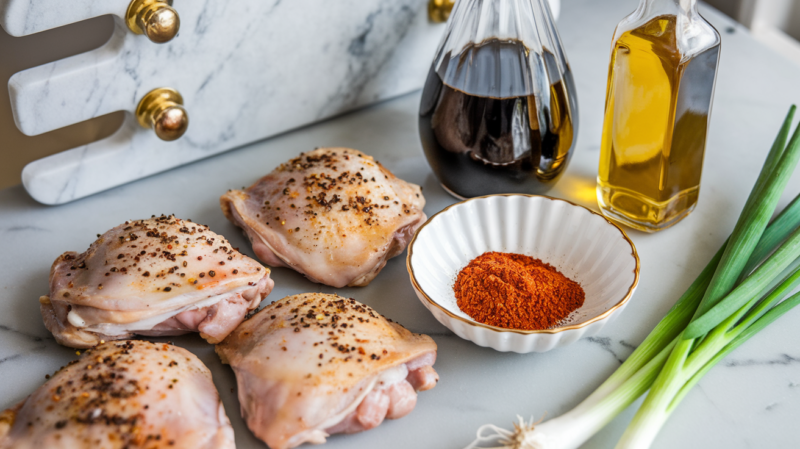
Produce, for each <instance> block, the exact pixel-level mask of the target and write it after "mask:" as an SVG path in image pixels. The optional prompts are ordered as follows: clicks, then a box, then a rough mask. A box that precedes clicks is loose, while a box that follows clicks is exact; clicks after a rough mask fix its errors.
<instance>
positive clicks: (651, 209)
mask: <svg viewBox="0 0 800 449" xmlns="http://www.w3.org/2000/svg"><path fill="white" fill-rule="evenodd" d="M719 50H720V36H719V33H718V32H717V30H715V29H714V27H712V26H711V25H710V24H709V23H708V22H706V21H705V19H703V18H702V17H701V16H700V14H698V12H697V1H696V0H641V3H640V4H639V7H638V9H636V11H634V12H633V13H632V14H631V15H629V16H628V17H626V18H624V19H623V20H622V22H620V23H619V25H617V29H616V31H615V32H614V40H613V46H612V51H611V64H610V67H609V78H608V90H607V93H606V108H605V109H606V110H605V119H604V123H603V137H602V144H601V147H600V148H601V149H600V170H599V173H598V177H597V200H598V203H599V205H600V209H601V211H602V212H603V214H604V215H606V216H607V217H609V218H612V219H614V220H616V221H618V222H621V223H622V224H625V225H627V226H630V227H632V228H634V229H639V230H642V231H646V232H654V231H658V230H661V229H664V228H667V227H669V226H672V225H673V224H675V223H677V222H678V221H680V220H681V219H683V218H684V217H686V216H687V215H688V214H689V213H690V212H691V211H692V210H693V209H694V207H695V206H696V204H697V197H698V194H699V191H700V174H701V171H702V167H703V155H704V153H705V145H706V135H707V132H708V122H709V116H710V113H711V103H712V100H713V96H714V84H715V81H716V74H717V63H718V61H719Z"/></svg>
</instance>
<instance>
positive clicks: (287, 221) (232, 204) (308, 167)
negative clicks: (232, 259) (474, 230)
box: [220, 148, 427, 287]
mask: <svg viewBox="0 0 800 449" xmlns="http://www.w3.org/2000/svg"><path fill="white" fill-rule="evenodd" d="M220 203H221V206H222V211H223V212H224V213H225V216H226V217H228V219H229V220H230V221H231V222H233V223H234V224H235V225H237V226H239V227H241V228H243V229H244V232H245V234H246V235H247V237H248V238H249V239H250V242H251V243H252V244H253V251H255V253H256V255H257V256H258V257H259V258H260V259H261V260H262V261H263V262H264V263H266V264H267V265H270V266H273V267H289V268H292V269H294V270H296V271H298V272H300V273H303V274H304V275H306V277H308V278H309V279H310V280H312V281H314V282H319V283H321V284H326V285H330V286H332V287H345V286H350V287H358V286H364V285H367V284H369V282H370V281H371V280H372V279H373V278H375V276H376V275H377V274H378V273H379V272H380V271H381V269H382V268H383V267H384V266H385V265H386V261H387V260H389V259H390V258H392V257H394V256H397V255H399V254H400V253H402V252H403V250H405V248H406V246H407V245H408V243H409V241H410V240H411V238H412V237H413V235H414V232H415V231H416V230H417V228H419V226H421V225H422V223H424V222H425V220H426V218H427V217H426V216H425V214H424V213H423V212H422V208H423V206H425V198H423V196H422V191H421V189H420V187H419V186H417V185H414V184H410V183H407V182H405V181H403V180H401V179H398V178H397V177H395V176H394V175H393V174H392V173H391V172H389V170H387V169H386V168H384V167H383V166H382V165H380V164H379V163H378V162H377V161H375V160H374V159H372V157H370V156H367V155H365V154H363V153H361V152H359V151H356V150H352V149H348V148H319V149H316V150H314V151H312V152H309V153H304V154H301V155H300V156H299V157H297V158H295V159H292V160H290V161H288V162H286V163H284V164H282V165H281V166H279V167H278V168H277V169H275V170H274V171H273V172H272V173H270V174H268V175H267V176H265V177H263V178H261V179H260V180H258V181H257V182H256V183H255V184H253V185H252V186H250V187H249V188H248V189H247V190H244V191H242V190H231V191H229V192H228V193H226V194H225V195H223V196H222V198H221V199H220Z"/></svg>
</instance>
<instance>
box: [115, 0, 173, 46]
mask: <svg viewBox="0 0 800 449" xmlns="http://www.w3.org/2000/svg"><path fill="white" fill-rule="evenodd" d="M171 4H172V1H171V0H170V1H168V0H133V1H132V2H131V3H130V5H128V12H127V14H126V15H125V16H126V17H125V22H126V23H127V24H128V28H130V30H131V31H133V32H134V33H136V34H144V35H145V36H147V38H148V39H150V40H151V41H153V42H155V43H157V44H163V43H165V42H169V41H171V40H172V38H173V37H175V35H176V34H178V30H179V29H180V27H181V18H180V17H179V16H178V12H177V11H175V9H173V8H172V6H171Z"/></svg>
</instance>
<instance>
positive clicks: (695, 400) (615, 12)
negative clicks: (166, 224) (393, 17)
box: [0, 0, 800, 449]
mask: <svg viewBox="0 0 800 449" xmlns="http://www.w3.org/2000/svg"><path fill="white" fill-rule="evenodd" d="M600 4H601V3H600V2H596V0H567V1H565V2H564V5H563V10H562V18H561V19H560V28H561V33H562V39H563V41H564V44H565V47H566V51H567V54H568V56H569V58H570V61H571V63H572V66H573V71H574V74H575V80H576V83H577V88H578V94H579V104H580V126H581V128H580V131H579V140H578V145H577V148H576V150H575V155H574V158H573V159H572V162H571V165H570V167H569V169H568V171H567V173H566V175H565V176H564V177H563V178H562V180H561V181H560V182H559V184H558V185H557V187H556V188H555V189H554V190H553V191H551V194H552V195H553V196H556V197H562V198H567V199H569V200H572V201H575V202H577V203H580V204H583V205H585V206H588V207H590V208H593V209H595V210H596V209H597V205H596V202H595V197H594V186H595V176H596V173H597V160H598V148H599V140H600V129H601V121H602V110H603V99H604V92H605V83H606V76H607V63H608V54H607V53H608V49H609V39H610V36H611V33H612V31H613V29H614V25H615V24H616V22H618V21H619V20H620V19H621V18H622V17H623V16H624V15H626V14H627V13H628V12H630V11H631V10H633V8H634V7H635V4H636V0H615V1H606V2H602V5H603V6H600ZM705 12H706V17H708V18H709V19H710V21H711V22H712V23H713V24H714V25H715V26H717V28H718V29H719V30H720V33H721V34H722V36H723V50H722V60H721V66H720V74H719V79H718V84H717V92H716V102H715V105H714V111H713V118H712V125H711V129H710V135H709V144H708V150H707V153H706V160H705V167H704V173H703V185H702V189H701V194H700V202H699V205H698V207H697V209H696V211H695V212H694V213H693V214H692V215H691V216H689V217H688V218H687V219H686V220H684V221H683V222H682V223H680V224H679V225H678V226H676V227H674V228H672V229H669V230H666V231H663V232H661V233H659V234H654V235H646V234H642V233H638V232H630V235H631V237H632V239H633V240H634V242H635V244H636V246H637V248H638V251H639V254H640V256H641V262H642V267H641V272H642V278H641V283H640V284H639V288H638V290H637V292H636V294H635V296H634V297H633V299H632V300H631V302H630V304H629V306H628V307H627V308H626V309H625V311H624V312H623V313H622V315H621V316H620V317H619V318H618V319H617V320H616V321H615V322H613V323H612V324H611V325H609V326H608V327H606V328H605V329H604V330H603V333H602V334H601V335H598V336H596V337H594V338H590V339H583V340H580V341H578V342H576V343H574V344H572V345H571V346H568V347H564V348H561V349H557V350H554V351H551V352H548V353H544V354H527V355H520V354H514V353H499V352H496V351H494V350H492V349H486V348H480V347H478V346H476V345H474V344H472V343H470V342H467V341H464V340H461V339H460V338H458V337H456V336H454V335H453V334H452V333H450V332H449V331H448V330H447V329H445V328H444V327H443V326H441V325H440V324H439V323H438V322H437V321H435V320H434V318H433V317H432V316H431V315H430V313H428V311H427V310H425V308H424V307H423V306H422V305H421V304H420V303H419V301H418V300H417V298H416V297H415V295H414V292H413V291H412V288H411V285H410V283H409V280H408V274H407V273H406V268H405V257H404V256H402V257H397V258H395V259H393V260H391V261H390V262H389V264H388V265H387V266H386V268H385V269H384V270H383V272H382V273H381V274H380V275H379V276H378V278H377V279H376V280H375V281H374V282H373V283H372V284H371V285H369V286H368V287H366V288H361V289H341V290H338V293H340V294H342V295H345V296H352V297H355V298H357V299H358V300H360V301H363V302H365V303H368V304H370V305H371V306H373V307H375V308H376V309H377V310H378V311H380V312H382V313H383V314H385V315H386V316H387V317H390V318H392V319H395V320H397V321H399V322H401V323H403V324H404V325H406V326H407V327H409V328H410V329H411V330H413V331H415V332H425V333H428V334H430V335H431V336H433V338H434V339H435V340H436V342H437V343H438V345H439V358H438V360H437V362H436V369H437V371H438V372H439V373H440V375H441V381H440V382H439V385H438V386H437V387H436V388H435V389H433V390H431V391H428V392H424V393H422V394H421V395H420V400H419V403H418V405H417V408H416V410H415V411H414V412H413V413H412V414H411V415H409V416H408V417H406V418H403V419H401V420H397V421H389V422H385V423H383V424H382V425H381V426H380V427H379V428H377V429H375V430H371V431H368V432H365V433H361V434H357V435H349V436H335V437H332V438H331V439H330V440H329V442H328V443H327V445H326V446H325V447H327V448H330V449H335V448H344V447H348V448H376V447H380V448H390V449H391V448H409V447H414V448H437V449H441V448H460V447H463V446H465V445H466V444H467V443H469V442H470V441H471V440H472V439H473V437H474V435H475V430H476V429H477V427H478V426H479V425H481V424H484V423H489V422H491V423H495V424H501V425H504V426H507V425H509V424H510V422H511V421H512V420H513V419H514V417H515V415H516V414H522V415H524V416H526V417H527V416H534V417H537V418H538V417H541V416H543V415H544V414H547V416H548V417H553V416H556V415H559V414H561V413H562V412H564V411H566V410H568V409H570V408H571V407H572V406H574V405H575V404H577V403H578V402H579V401H580V400H582V399H583V398H584V397H586V396H587V395H588V394H589V393H590V392H591V391H592V390H593V389H594V388H596V387H597V385H599V384H600V383H601V382H602V381H603V380H604V379H605V378H606V377H607V376H608V375H609V374H611V372H612V371H613V370H614V369H616V368H617V367H618V366H619V364H620V363H621V361H622V360H624V359H625V358H626V357H627V356H628V355H629V354H630V352H631V351H632V348H634V347H635V346H636V345H637V344H638V343H639V342H641V341H642V339H643V338H644V337H645V336H646V335H647V333H648V332H649V330H650V329H651V328H652V327H653V326H654V325H655V323H656V322H657V321H658V320H659V319H660V317H662V316H663V315H664V313H665V312H666V311H667V309H668V308H669V307H670V306H671V305H672V304H673V303H674V301H675V300H676V299H677V298H678V296H679V295H680V294H681V293H682V292H683V290H684V289H685V288H686V287H687V286H688V285H689V284H690V283H691V282H692V280H693V279H694V277H695V276H696V275H697V274H698V273H699V272H700V270H701V269H702V268H703V266H704V265H705V264H706V262H707V260H708V259H709V258H710V257H711V256H712V255H713V253H714V252H715V251H716V250H717V248H718V247H719V246H720V244H721V243H722V242H723V241H724V240H725V238H726V237H727V236H728V234H729V233H730V231H731V230H732V228H733V225H734V223H735V221H736V218H737V217H738V215H739V212H740V210H741V207H742V205H743V204H744V201H745V198H746V197H747V194H748V192H749V190H750V187H751V186H752V184H753V183H754V182H755V179H756V176H757V174H758V170H759V168H760V166H761V163H762V161H763V158H764V157H765V155H766V153H767V149H768V146H769V144H770V142H771V140H772V138H773V137H774V134H775V133H776V132H777V129H778V127H779V125H780V123H779V122H780V120H781V119H782V117H783V115H784V113H785V111H786V109H787V108H788V106H789V104H790V103H791V102H792V101H797V102H800V83H798V82H797V80H798V79H800V68H798V67H796V66H794V65H792V63H790V62H789V61H787V60H784V59H782V58H781V57H780V56H779V55H777V54H775V53H773V52H771V51H770V50H768V49H766V48H764V47H763V46H761V45H759V44H758V43H756V42H755V41H754V40H753V39H752V38H751V37H749V36H748V35H747V33H746V31H745V30H744V29H743V28H741V27H739V26H735V25H734V24H733V23H732V22H731V21H730V20H728V19H727V18H724V17H722V16H721V15H719V14H717V13H714V12H713V11H709V10H708V9H706V10H705ZM430 56H431V55H420V57H422V58H428V57H430ZM418 101H419V94H418V93H417V94H411V95H408V96H405V97H402V98H399V99H396V100H393V101H389V102H386V103H383V104H380V105H378V106H375V107H371V108H368V109H365V110H362V111H359V112H356V113H352V114H349V115H346V116H342V117H339V118H336V119H333V120H330V121H327V122H324V123H321V124H318V125H315V126H312V127H309V128H306V129H302V130H299V131H295V132H292V133H289V134H285V135H283V136H279V137H277V138H273V139H270V140H267V141H263V142H259V143H256V144H253V145H249V146H247V147H245V148H242V149H239V150H236V151H233V152H230V153H227V154H223V155H219V156H216V157H213V158H210V159H207V160H204V161H200V162H196V163H193V164H191V165H188V166H185V167H182V168H178V169H175V170H172V171H169V172H166V173H162V174H160V175H157V176H153V177H150V178H147V179H144V180H141V181H138V182H135V183H132V184H128V185H125V186H122V187H119V188H115V189H113V190H110V191H107V192H104V193H101V194H98V195H95V196H92V197H89V198H86V199H83V200H79V201H76V202H74V203H70V204H67V205H63V206H58V207H47V206H42V205H40V204H37V203H36V202H35V201H33V200H32V199H30V198H29V197H28V196H27V195H26V194H25V192H24V190H23V189H22V187H21V186H17V187H12V188H9V189H6V190H2V191H0V240H2V246H0V248H2V250H0V254H2V257H0V408H5V407H7V406H11V405H13V404H15V403H16V402H17V401H19V400H21V399H23V398H24V397H25V396H26V395H28V394H29V393H31V392H32V391H33V390H34V389H35V388H37V387H38V386H39V385H40V384H41V383H42V382H43V381H44V377H45V375H46V374H49V373H52V372H53V371H54V370H55V369H57V368H58V367H60V366H61V365H64V364H65V363H67V362H68V361H70V360H72V359H74V358H75V357H76V356H75V351H74V350H70V349H68V348H64V347H61V346H59V345H58V344H56V343H55V341H54V340H53V339H52V337H51V336H50V335H49V334H48V332H47V331H46V330H45V328H44V326H43V325H42V320H41V316H40V315H39V310H38V309H39V305H38V297H39V295H41V294H44V293H46V292H47V278H48V272H49V268H50V264H51V263H52V261H53V260H54V259H55V258H56V257H57V256H58V255H59V254H61V253H62V252H64V251H68V250H75V251H84V250H85V249H86V248H87V247H88V245H89V244H90V243H91V242H92V241H93V240H94V239H95V235H96V234H98V233H103V232H105V231H106V230H107V229H110V228H111V227H113V226H115V225H117V224H119V223H121V222H122V221H124V220H126V219H135V218H141V217H149V216H150V215H152V214H161V213H175V214H177V215H178V216H180V217H184V218H191V219H193V220H196V221H198V222H201V223H205V224H208V225H209V226H211V228H212V229H214V230H215V231H216V232H219V233H222V234H224V235H225V236H227V237H228V238H229V239H230V240H231V242H233V243H234V244H235V245H237V246H240V247H241V248H242V249H243V251H244V252H245V253H247V254H250V255H252V251H251V250H250V249H249V245H247V243H246V240H245V238H244V237H243V236H242V235H241V234H240V232H239V231H238V229H236V228H235V227H234V226H233V225H232V224H230V223H228V221H227V220H226V219H225V218H224V217H223V215H222V213H221V212H220V209H219V203H218V198H219V196H220V195H221V194H222V193H224V192H225V191H226V190H227V189H229V188H239V187H242V186H245V185H249V184H251V183H252V182H253V181H254V180H256V179H257V178H259V177H260V176H261V175H263V174H265V173H267V172H269V171H270V170H272V168H273V167H274V166H276V165H277V164H278V163H280V162H282V161H283V160H285V159H288V158H289V157H290V156H293V155H296V154H297V153H299V152H301V151H305V150H309V149H311V148H313V147H315V146H349V147H353V148H358V149H360V150H363V151H365V152H367V153H370V154H372V155H374V156H376V158H377V159H379V160H380V161H381V162H382V163H383V164H385V165H386V166H387V167H388V168H389V169H391V170H392V171H393V172H394V173H395V174H397V175H398V176H400V177H401V178H403V179H406V180H409V181H411V182H414V183H418V184H421V185H423V186H424V192H425V195H426V197H427V200H428V204H427V206H426V207H425V211H426V212H427V213H428V214H429V215H431V214H433V213H435V212H437V211H439V210H440V209H442V208H443V207H445V206H447V205H449V204H451V203H453V202H454V200H453V199H452V198H450V197H449V196H447V195H446V194H445V193H444V191H443V190H442V189H441V188H440V187H439V185H438V183H437V181H436V179H435V178H434V176H433V174H432V173H431V171H430V170H429V168H428V166H427V163H426V162H425V159H424V157H423V155H422V151H421V148H420V144H419V140H418V136H417V119H416V111H417V105H418ZM797 192H800V174H796V175H795V176H794V177H793V178H792V181H791V182H790V184H789V187H788V189H787V195H786V196H785V198H784V199H783V202H782V203H781V207H782V206H783V205H784V204H786V202H787V201H788V199H789V198H790V197H792V196H794V194H796V193H797ZM273 278H274V279H275V282H276V288H275V290H274V291H273V293H272V294H271V295H270V297H269V298H268V300H269V299H278V298H281V297H283V296H286V295H289V294H294V293H300V292H304V291H325V292H333V291H335V289H332V288H329V287H324V286H320V285H317V284H312V283H310V282H308V281H307V280H305V279H304V278H303V277H302V276H300V275H298V274H296V273H294V272H292V271H289V270H286V269H275V270H274V271H273ZM798 321H800V310H795V311H792V312H790V313H789V314H787V315H786V316H784V317H783V318H781V320H779V321H778V322H776V323H775V324H774V325H772V326H771V327H770V328H768V329H766V330H765V331H763V332H762V333H760V334H759V335H757V336H756V337H754V338H753V339H752V340H751V341H749V342H748V343H746V344H745V345H743V346H742V347H741V348H739V349H737V350H736V351H735V352H734V353H733V354H731V355H730V356H729V357H728V358H726V359H725V360H724V361H722V362H721V363H720V364H719V365H718V366H717V367H715V368H714V369H713V370H712V371H711V372H710V373H709V374H708V375H707V376H706V377H705V378H704V379H703V380H702V381H701V382H700V383H699V384H698V385H697V386H696V387H695V388H694V390H693V391H692V392H691V393H690V394H689V395H688V396H687V397H686V399H685V400H684V401H683V403H682V404H681V405H680V408H679V409H678V410H677V411H676V412H675V413H674V415H673V416H672V418H671V419H670V420H669V422H668V423H667V424H666V426H665V427H664V429H663V430H662V432H661V434H660V435H659V437H658V439H657V440H656V442H655V444H654V446H653V447H654V448H658V449H666V448H675V447H681V448H686V449H690V448H698V449H699V448H704V449H705V448H722V447H724V448H726V449H739V448H767V447H769V448H796V447H798V445H800V426H798V425H797V422H798V419H799V418H800V345H799V344H798V342H800V326H798V325H797V323H798ZM172 340H173V341H175V343H176V344H179V345H181V346H185V347H187V348H189V349H190V350H192V351H193V352H195V353H196V354H198V356H200V358H201V359H202V360H203V361H204V362H205V363H206V364H208V366H209V367H210V368H211V370H212V372H213V374H214V381H215V383H216V384H217V386H218V388H219V391H220V394H221V396H222V398H223V401H224V404H225V407H226V410H227V411H228V414H229V416H230V417H231V420H232V421H233V425H234V429H235V431H236V440H237V443H238V447H240V448H245V449H246V448H262V447H265V446H264V445H263V444H262V443H260V442H259V441H258V440H256V439H255V438H254V437H253V436H252V434H251V433H250V432H249V431H248V430H247V429H246V427H245V425H244V423H243V422H242V420H241V419H240V418H239V414H238V408H239V406H238V403H237V400H236V396H235V394H234V393H233V392H232V388H233V387H234V386H235V381H234V377H233V373H232V372H231V371H230V369H229V368H228V367H225V366H223V365H221V364H220V362H219V360H218V358H217V356H216V355H215V354H214V351H213V348H212V347H211V346H209V345H207V344H205V343H204V342H203V341H202V340H201V339H200V338H199V337H197V336H195V335H190V336H185V337H179V338H174V339H172ZM632 415H633V409H630V410H628V411H626V412H625V413H623V414H622V415H620V416H619V417H618V418H617V419H616V420H614V421H613V422H612V423H611V424H609V425H608V426H607V427H606V428H605V429H604V430H603V431H602V432H600V433H599V434H598V435H597V436H595V438H593V439H592V440H590V441H589V442H588V443H587V444H586V445H585V448H587V449H589V448H590V449H595V448H597V449H599V448H610V447H613V446H614V444H615V442H616V440H617V439H618V438H619V436H620V435H621V434H622V432H623V430H624V429H625V426H626V425H627V423H628V421H629V420H630V419H631V417H632Z"/></svg>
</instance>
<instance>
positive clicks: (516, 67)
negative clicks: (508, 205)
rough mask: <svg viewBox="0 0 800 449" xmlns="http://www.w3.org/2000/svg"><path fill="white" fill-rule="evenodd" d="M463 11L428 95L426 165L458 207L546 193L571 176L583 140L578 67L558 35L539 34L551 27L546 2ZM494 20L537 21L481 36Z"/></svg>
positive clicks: (480, 3)
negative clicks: (462, 201) (494, 197)
mask: <svg viewBox="0 0 800 449" xmlns="http://www.w3.org/2000/svg"><path fill="white" fill-rule="evenodd" d="M455 8H456V9H454V11H453V14H454V16H453V18H452V19H451V22H450V23H449V25H448V26H449V27H448V30H447V33H446V34H445V38H444V40H443V43H442V45H441V46H440V49H439V53H438V54H437V57H436V59H435V60H434V63H433V66H432V67H431V70H430V72H429V74H428V79H427V81H426V83H425V87H424V88H423V92H422V101H421V103H420V119H419V131H420V138H421V141H422V146H423V149H424V150H425V156H426V157H427V159H428V162H429V163H430V165H431V168H432V169H433V171H434V173H435V174H436V176H437V177H438V178H439V181H440V182H441V183H442V185H443V186H444V187H445V188H446V189H447V190H448V191H450V192H451V193H453V194H455V195H456V196H459V197H474V196H479V195H487V194H492V193H543V192H545V191H547V190H548V189H550V188H551V187H552V185H553V183H555V181H556V180H557V179H558V177H559V176H560V175H561V174H562V173H563V172H564V169H565V168H566V165H567V162H568V160H569V156H570V153H571V151H570V150H571V149H572V148H573V146H574V143H575V137H576V133H577V123H576V117H577V104H576V102H575V87H574V83H573V80H572V73H571V72H570V69H569V64H568V63H567V62H566V58H565V57H564V55H563V51H562V50H561V47H560V42H558V40H557V34H555V28H549V29H544V30H542V29H540V27H541V25H537V24H536V21H535V17H534V13H536V14H541V15H544V16H545V17H544V19H546V20H544V21H543V22H542V23H545V24H547V23H549V24H550V25H552V21H551V20H549V10H548V9H547V6H546V5H545V4H544V3H543V0H493V1H490V0H462V1H460V2H458V3H456V6H455ZM487 11H488V12H490V13H491V14H489V16H491V15H492V14H494V16H493V17H495V18H498V19H499V17H500V15H502V14H501V13H504V12H505V13H508V12H509V11H516V12H518V13H525V12H528V14H529V15H527V16H526V15H525V14H522V16H524V17H522V19H524V20H519V21H517V22H514V21H508V20H495V21H492V20H491V18H487V17H485V16H484V17H483V20H486V22H484V23H495V24H497V26H500V25H501V24H504V26H505V25H508V24H509V23H516V26H517V28H515V29H513V30H509V29H500V28H499V29H496V30H484V29H477V28H475V27H474V25H476V24H477V23H478V22H480V20H481V15H480V14H481V13H486V12H487ZM501 28H502V27H501ZM484 34H485V35H486V36H488V37H486V36H484ZM497 36H505V37H504V38H498V37H497ZM542 36H544V38H542ZM484 37H485V38H484ZM531 42H537V43H539V45H540V47H538V48H531V45H530V43H531Z"/></svg>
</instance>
